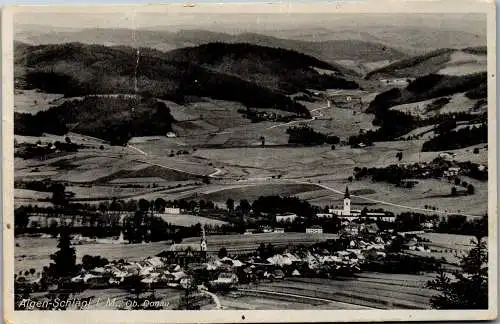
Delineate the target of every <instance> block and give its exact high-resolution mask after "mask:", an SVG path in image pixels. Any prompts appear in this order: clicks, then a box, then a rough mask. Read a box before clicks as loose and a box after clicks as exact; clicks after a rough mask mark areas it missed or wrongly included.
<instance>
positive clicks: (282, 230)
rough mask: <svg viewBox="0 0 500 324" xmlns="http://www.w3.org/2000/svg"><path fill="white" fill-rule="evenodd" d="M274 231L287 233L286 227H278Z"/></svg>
mask: <svg viewBox="0 0 500 324" xmlns="http://www.w3.org/2000/svg"><path fill="white" fill-rule="evenodd" d="M274 233H285V229H284V228H283V227H276V228H275V229H274Z"/></svg>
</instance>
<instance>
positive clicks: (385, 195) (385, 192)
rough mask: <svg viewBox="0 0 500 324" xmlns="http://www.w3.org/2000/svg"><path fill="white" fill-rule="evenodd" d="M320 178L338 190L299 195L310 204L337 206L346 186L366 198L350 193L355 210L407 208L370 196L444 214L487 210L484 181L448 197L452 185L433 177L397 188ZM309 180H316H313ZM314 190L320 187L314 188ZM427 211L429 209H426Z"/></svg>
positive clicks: (472, 213)
mask: <svg viewBox="0 0 500 324" xmlns="http://www.w3.org/2000/svg"><path fill="white" fill-rule="evenodd" d="M320 181H321V184H324V185H327V186H328V187H331V188H335V189H336V190H338V191H339V192H337V193H335V192H333V191H330V192H329V193H328V192H327V191H323V190H319V191H313V192H310V193H307V196H306V197H304V195H303V194H301V195H300V196H299V197H303V198H305V199H307V200H308V201H309V202H310V203H312V204H317V205H322V206H324V205H337V206H341V205H342V199H343V191H344V190H345V186H346V185H348V186H349V190H350V191H351V192H352V191H354V192H356V191H358V190H359V191H360V194H359V196H361V197H366V198H368V199H362V198H360V197H357V195H354V194H353V196H352V197H351V199H352V201H351V206H352V208H355V209H362V208H363V207H365V206H366V207H368V208H384V209H386V210H390V211H392V212H394V213H399V212H408V211H411V210H409V209H407V208H401V207H398V206H388V205H385V204H382V203H377V202H373V201H370V199H373V200H377V201H385V202H390V203H392V204H400V205H404V206H410V207H416V208H422V209H423V208H424V207H425V205H430V206H436V207H437V208H438V210H439V211H443V212H445V211H446V212H448V213H464V214H471V215H477V216H481V215H483V214H484V213H486V212H487V205H486V203H485V202H486V201H487V195H488V188H487V187H488V184H487V182H480V181H476V182H473V184H474V186H475V188H476V190H475V194H474V195H472V196H466V197H463V196H457V197H452V196H450V192H451V187H452V184H451V183H448V182H446V181H444V180H436V179H426V180H417V181H418V184H417V185H416V186H415V187H414V188H412V189H404V188H398V187H395V186H394V185H392V184H389V183H385V182H372V181H371V180H370V179H365V180H360V181H353V182H348V181H346V180H335V179H332V180H329V179H327V177H326V176H325V177H321V180H320ZM467 181H469V179H467ZM311 182H312V183H315V182H316V183H317V180H315V181H311ZM318 189H320V188H319V187H318ZM418 212H425V210H424V211H423V210H418ZM429 213H433V212H432V211H429Z"/></svg>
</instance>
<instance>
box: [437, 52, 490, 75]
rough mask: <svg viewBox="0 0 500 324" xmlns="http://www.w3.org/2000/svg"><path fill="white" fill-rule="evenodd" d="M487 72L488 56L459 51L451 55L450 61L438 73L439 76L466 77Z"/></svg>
mask: <svg viewBox="0 0 500 324" xmlns="http://www.w3.org/2000/svg"><path fill="white" fill-rule="evenodd" d="M486 70H487V57H486V55H478V54H471V53H466V52H462V51H457V52H454V53H452V54H451V56H450V60H449V62H448V63H446V65H445V66H444V67H443V68H442V69H441V70H439V71H438V73H439V74H448V75H465V74H472V73H478V72H484V71H486Z"/></svg>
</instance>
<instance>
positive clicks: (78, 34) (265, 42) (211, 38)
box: [16, 29, 406, 64]
mask: <svg viewBox="0 0 500 324" xmlns="http://www.w3.org/2000/svg"><path fill="white" fill-rule="evenodd" d="M16 39H17V40H19V41H23V42H27V43H30V44H60V43H68V42H82V43H86V44H102V45H115V46H116V45H126V46H132V47H136V46H141V47H150V48H155V49H158V50H161V51H169V50H172V49H178V48H183V47H189V46H196V45H202V44H207V43H212V42H225V43H250V44H255V45H261V46H267V47H276V48H284V49H289V50H294V51H298V52H301V53H304V54H307V55H311V56H314V57H316V58H318V59H321V60H323V61H326V62H329V63H331V64H334V62H335V61H336V60H346V59H349V60H359V61H363V62H370V61H380V60H399V59H402V58H404V57H406V54H405V53H403V52H401V51H399V50H396V49H394V48H392V47H391V46H390V45H387V44H380V43H377V42H373V41H368V40H359V39H352V40H350V39H339V40H327V41H313V38H311V39H310V40H294V39H285V38H279V37H273V36H266V35H263V34H257V33H242V34H236V35H232V34H227V33H220V32H211V31H207V30H180V31H178V32H175V33H171V32H166V31H155V30H131V29H84V30H79V31H63V32H50V33H36V34H33V33H32V34H31V35H27V34H26V33H19V34H18V36H17V38H16Z"/></svg>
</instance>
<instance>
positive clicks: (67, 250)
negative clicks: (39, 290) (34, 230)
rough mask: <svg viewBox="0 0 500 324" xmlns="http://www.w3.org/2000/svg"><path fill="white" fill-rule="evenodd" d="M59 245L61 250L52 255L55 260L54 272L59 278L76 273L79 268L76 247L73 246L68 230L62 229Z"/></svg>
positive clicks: (52, 266)
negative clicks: (77, 266)
mask: <svg viewBox="0 0 500 324" xmlns="http://www.w3.org/2000/svg"><path fill="white" fill-rule="evenodd" d="M57 247H58V248H59V250H57V251H56V252H55V253H54V254H51V255H50V258H51V259H52V261H54V263H52V264H51V268H52V269H53V272H52V274H53V275H54V276H56V277H58V278H60V277H65V276H71V275H73V274H75V273H76V269H77V268H76V254H75V248H73V247H72V246H71V238H70V235H69V233H68V232H67V231H65V230H63V231H61V236H60V237H59V243H58V244H57Z"/></svg>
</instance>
